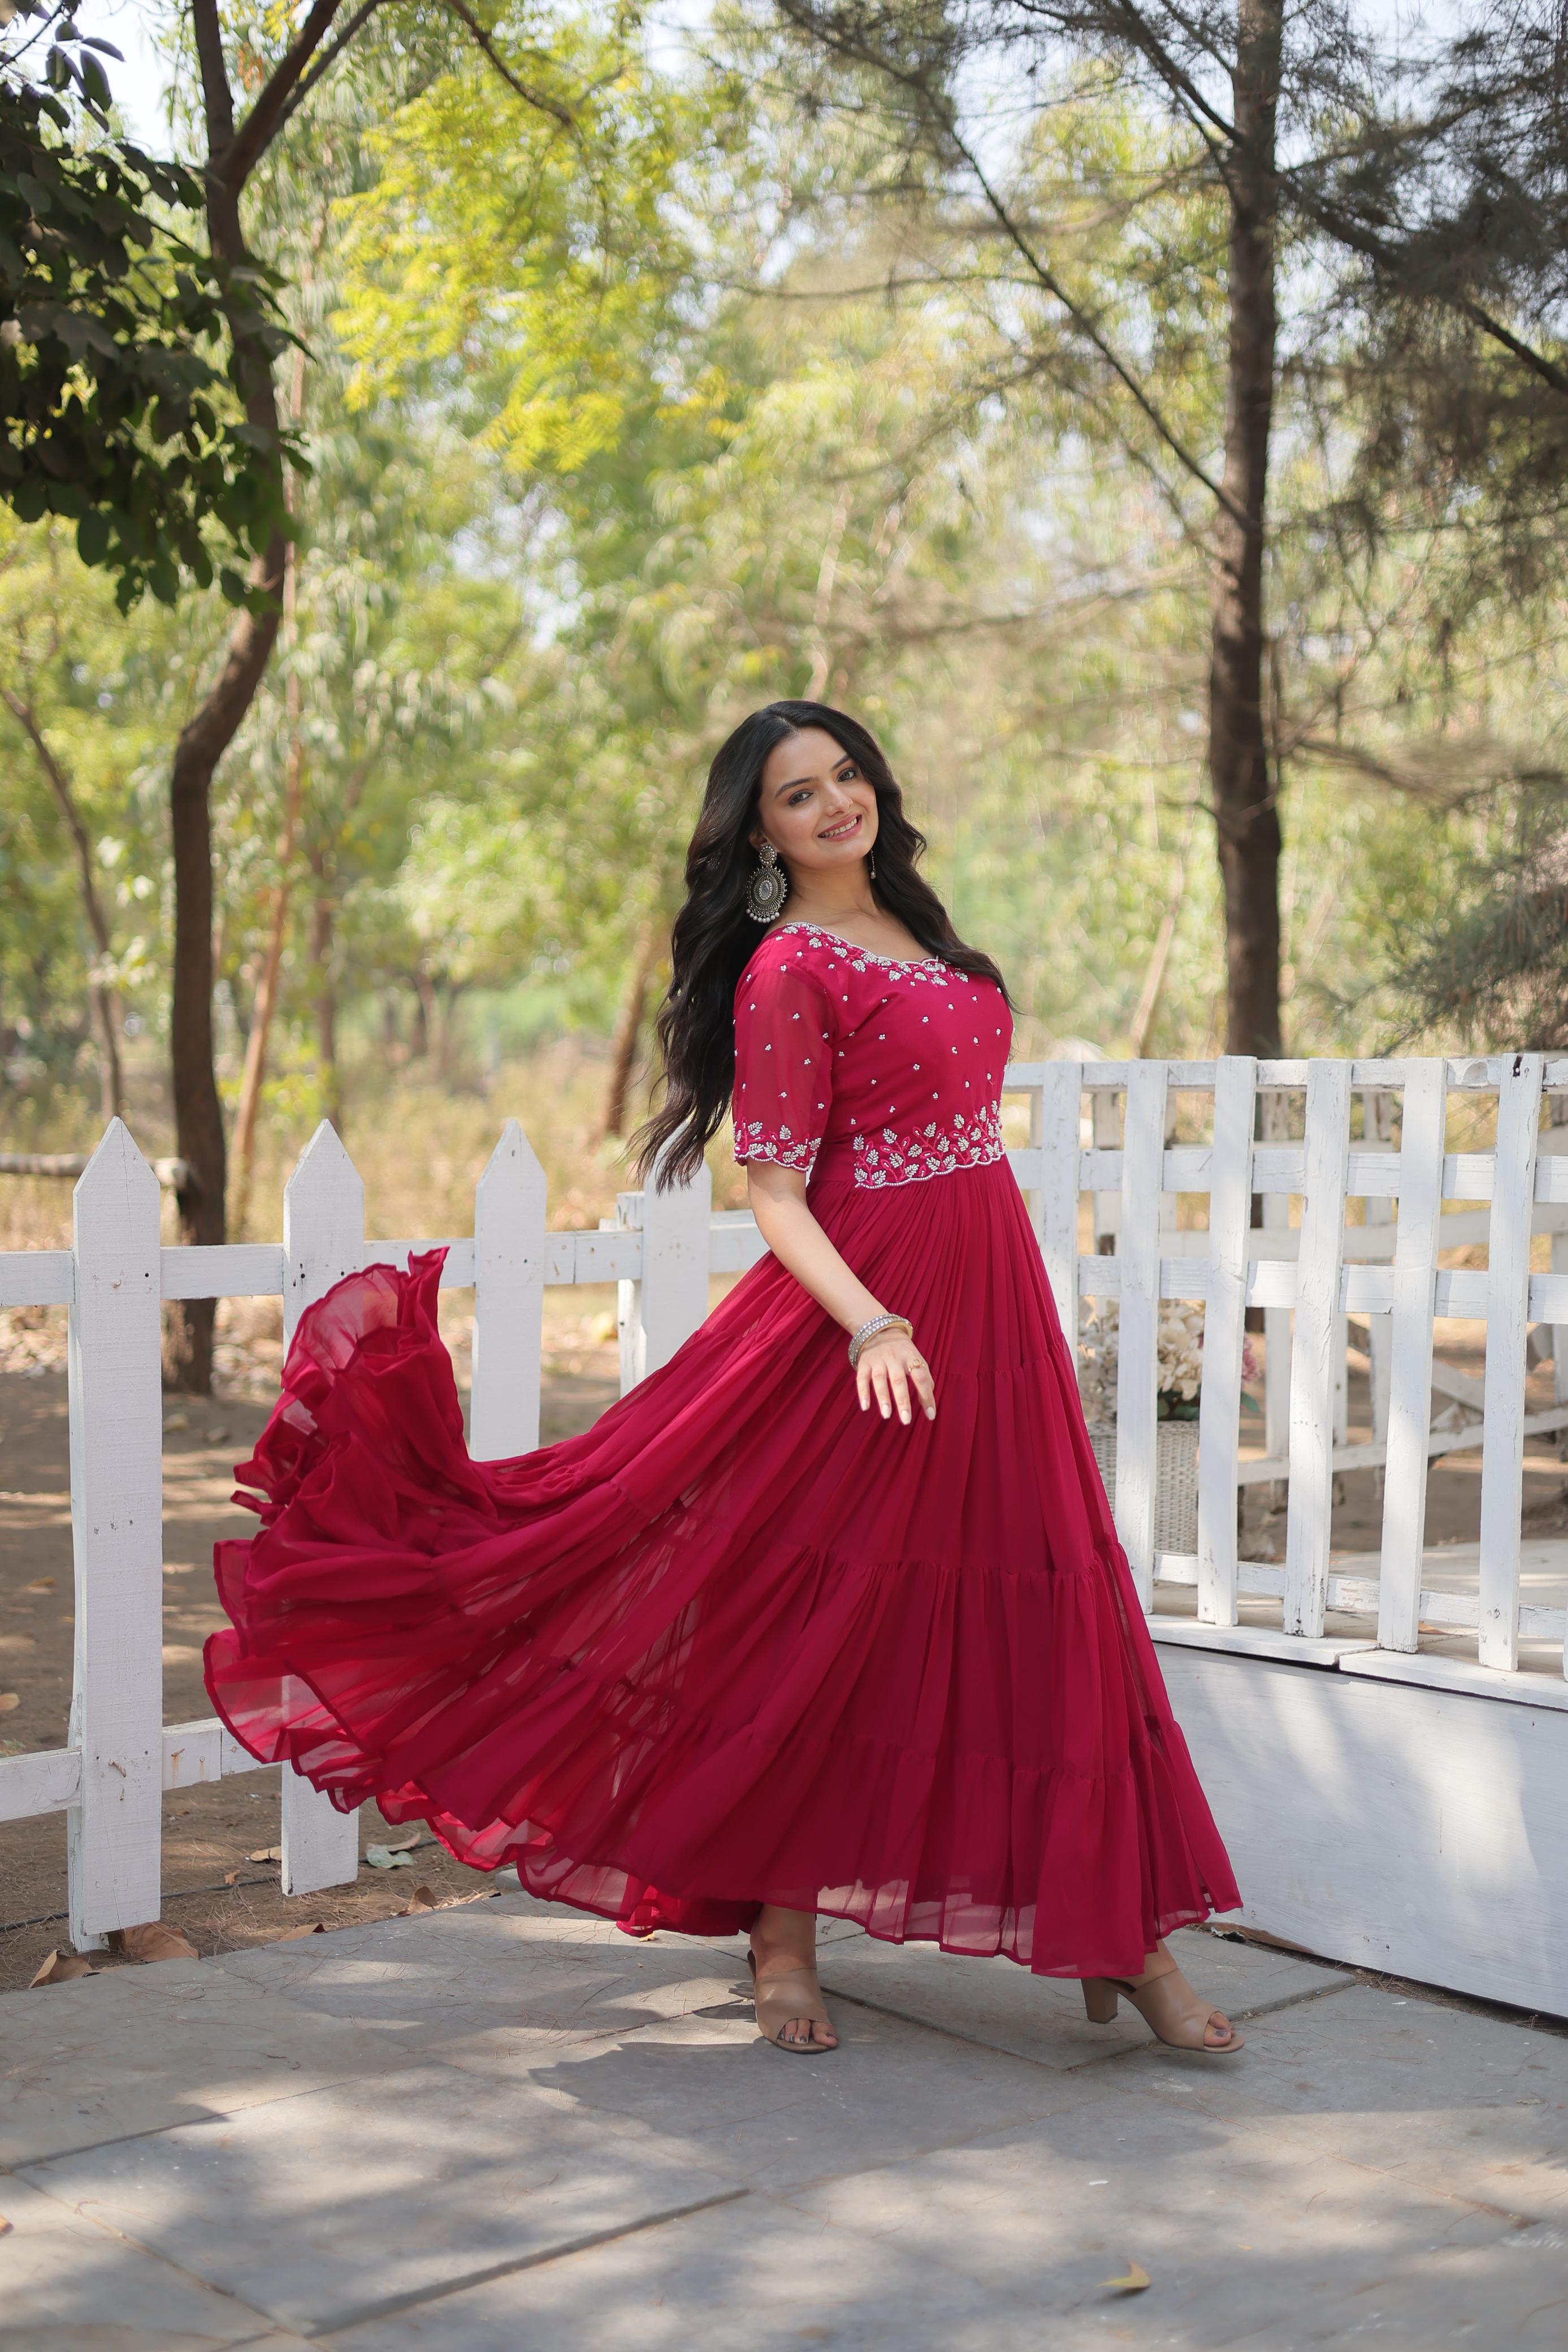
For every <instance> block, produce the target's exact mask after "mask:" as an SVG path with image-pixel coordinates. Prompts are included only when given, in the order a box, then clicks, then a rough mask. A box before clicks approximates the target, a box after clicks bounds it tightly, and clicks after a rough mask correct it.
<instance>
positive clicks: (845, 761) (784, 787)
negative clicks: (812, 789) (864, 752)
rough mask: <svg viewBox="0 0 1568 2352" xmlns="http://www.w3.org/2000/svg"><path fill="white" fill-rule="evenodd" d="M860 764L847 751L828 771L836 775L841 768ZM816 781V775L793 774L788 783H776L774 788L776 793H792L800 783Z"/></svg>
mask: <svg viewBox="0 0 1568 2352" xmlns="http://www.w3.org/2000/svg"><path fill="white" fill-rule="evenodd" d="M858 764H859V763H858V761H856V760H855V758H854V756H853V754H852V752H849V751H846V752H845V753H844V756H843V758H842V759H841V760H835V761H833V764H832V766H831V769H830V770H829V774H830V775H834V776H836V775H837V774H838V772H839V770H840V769H841V768H853V767H855V766H857V765H858ZM815 782H817V779H816V777H815V776H792V777H791V778H790V780H789V782H788V783H787V784H775V785H774V787H773V789H774V791H775V792H776V793H792V792H794V791H795V789H796V787H797V786H798V785H800V784H814V783H815Z"/></svg>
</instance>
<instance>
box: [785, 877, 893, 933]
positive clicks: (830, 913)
mask: <svg viewBox="0 0 1568 2352" xmlns="http://www.w3.org/2000/svg"><path fill="white" fill-rule="evenodd" d="M879 911H880V910H879V908H878V907H877V903H876V900H875V898H873V896H872V887H871V882H870V880H869V878H868V877H867V875H866V872H865V868H864V867H863V866H861V867H859V868H857V870H856V871H855V873H854V874H853V875H851V876H847V877H845V880H844V882H843V884H842V885H841V887H838V888H834V887H833V886H832V885H831V883H829V884H827V885H825V886H824V885H823V884H821V883H813V884H812V885H811V886H810V887H808V888H806V889H802V888H801V887H800V885H799V883H797V882H796V880H795V878H794V877H793V876H792V875H791V877H790V879H789V899H788V900H787V902H786V904H785V908H784V912H785V916H786V918H787V919H788V920H789V921H790V922H799V923H821V925H822V926H823V927H824V929H828V930H834V929H839V928H840V927H841V925H843V924H844V923H852V922H855V921H857V920H861V921H864V920H867V919H874V917H875V916H876V915H877V913H878V912H879Z"/></svg>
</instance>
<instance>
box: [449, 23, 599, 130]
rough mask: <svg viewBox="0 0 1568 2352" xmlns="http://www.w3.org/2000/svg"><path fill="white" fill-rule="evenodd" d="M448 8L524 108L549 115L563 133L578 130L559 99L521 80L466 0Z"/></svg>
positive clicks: (571, 115)
mask: <svg viewBox="0 0 1568 2352" xmlns="http://www.w3.org/2000/svg"><path fill="white" fill-rule="evenodd" d="M446 5H447V6H448V7H449V8H450V9H451V11H452V13H453V15H454V16H455V17H456V18H457V19H458V21H459V22H460V23H461V24H464V25H465V26H467V27H468V30H469V32H470V33H471V34H472V36H473V37H474V41H475V43H476V47H478V48H479V50H480V51H481V53H482V54H483V55H484V57H486V58H487V59H488V61H489V63H490V64H491V65H492V66H494V68H495V69H496V71H497V73H498V74H499V75H500V77H501V79H502V80H503V81H504V82H505V83H506V85H507V89H509V90H510V91H511V92H512V95H513V96H514V98H520V99H521V100H522V101H523V104H524V105H525V106H531V107H533V108H534V109H535V110H537V111H538V113H540V114H548V115H549V118H550V120H551V121H553V122H559V124H560V127H561V129H562V130H563V131H575V130H576V128H577V119H576V117H575V116H574V115H573V113H572V111H571V109H570V107H569V106H563V105H562V104H561V103H560V101H559V99H554V98H546V97H545V95H544V94H543V92H542V91H540V90H537V89H529V88H528V83H527V82H524V81H519V80H518V79H517V75H516V74H515V73H514V72H513V71H512V68H511V67H510V66H509V65H508V64H507V61H506V59H505V58H503V57H502V55H501V53H500V51H499V50H498V49H497V47H496V44H495V42H494V41H493V40H492V39H491V38H490V36H489V34H488V33H487V32H486V30H485V27H484V26H483V25H482V24H481V23H480V22H479V19H478V17H477V16H476V15H475V14H474V11H473V9H472V8H470V7H469V6H468V5H467V0H446Z"/></svg>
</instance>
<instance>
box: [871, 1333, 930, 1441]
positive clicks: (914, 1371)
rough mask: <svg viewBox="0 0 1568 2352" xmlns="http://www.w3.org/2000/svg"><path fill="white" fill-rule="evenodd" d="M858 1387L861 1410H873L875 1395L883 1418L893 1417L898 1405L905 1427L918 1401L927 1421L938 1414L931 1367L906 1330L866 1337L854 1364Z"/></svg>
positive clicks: (913, 1413) (889, 1418)
mask: <svg viewBox="0 0 1568 2352" xmlns="http://www.w3.org/2000/svg"><path fill="white" fill-rule="evenodd" d="M855 1388H856V1390H857V1391H858V1392H859V1395H860V1401H861V1411H862V1412H869V1411H870V1410H871V1402H872V1399H873V1397H874V1398H875V1399H876V1402H877V1404H878V1406H879V1407H880V1409H881V1412H882V1417H883V1421H890V1420H891V1419H892V1418H893V1412H894V1407H895V1406H896V1407H897V1410H898V1418H899V1419H900V1421H901V1422H902V1423H904V1427H905V1429H907V1428H908V1427H909V1425H910V1423H911V1422H912V1421H913V1420H914V1418H915V1411H914V1408H915V1405H916V1404H918V1405H919V1407H920V1410H921V1411H922V1412H924V1413H925V1418H926V1420H927V1421H935V1420H936V1385H935V1383H934V1382H933V1381H932V1378H931V1368H930V1366H929V1365H928V1364H927V1362H926V1360H925V1357H924V1356H923V1355H922V1354H921V1352H920V1350H919V1349H918V1348H917V1347H916V1346H915V1342H914V1340H913V1339H911V1338H910V1336H909V1334H908V1332H907V1331H898V1330H887V1331H878V1332H877V1333H876V1335H875V1336H874V1338H873V1339H868V1340H867V1341H866V1343H865V1346H864V1347H863V1348H862V1349H861V1352H860V1361H859V1363H858V1364H857V1365H856V1366H855Z"/></svg>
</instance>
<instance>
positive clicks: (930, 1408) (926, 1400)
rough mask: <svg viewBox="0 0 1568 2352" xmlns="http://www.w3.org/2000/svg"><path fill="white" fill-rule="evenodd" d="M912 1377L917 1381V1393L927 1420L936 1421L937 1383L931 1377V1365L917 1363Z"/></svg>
mask: <svg viewBox="0 0 1568 2352" xmlns="http://www.w3.org/2000/svg"><path fill="white" fill-rule="evenodd" d="M910 1378H911V1379H912V1380H913V1381H914V1382H915V1395H916V1396H917V1397H918V1398H919V1399H920V1403H921V1407H922V1410H923V1411H924V1412H925V1418H926V1420H927V1421H935V1420H936V1382H935V1381H934V1380H933V1379H932V1377H931V1367H930V1365H929V1364H916V1365H915V1370H914V1371H913V1372H912V1373H911V1374H910Z"/></svg>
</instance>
